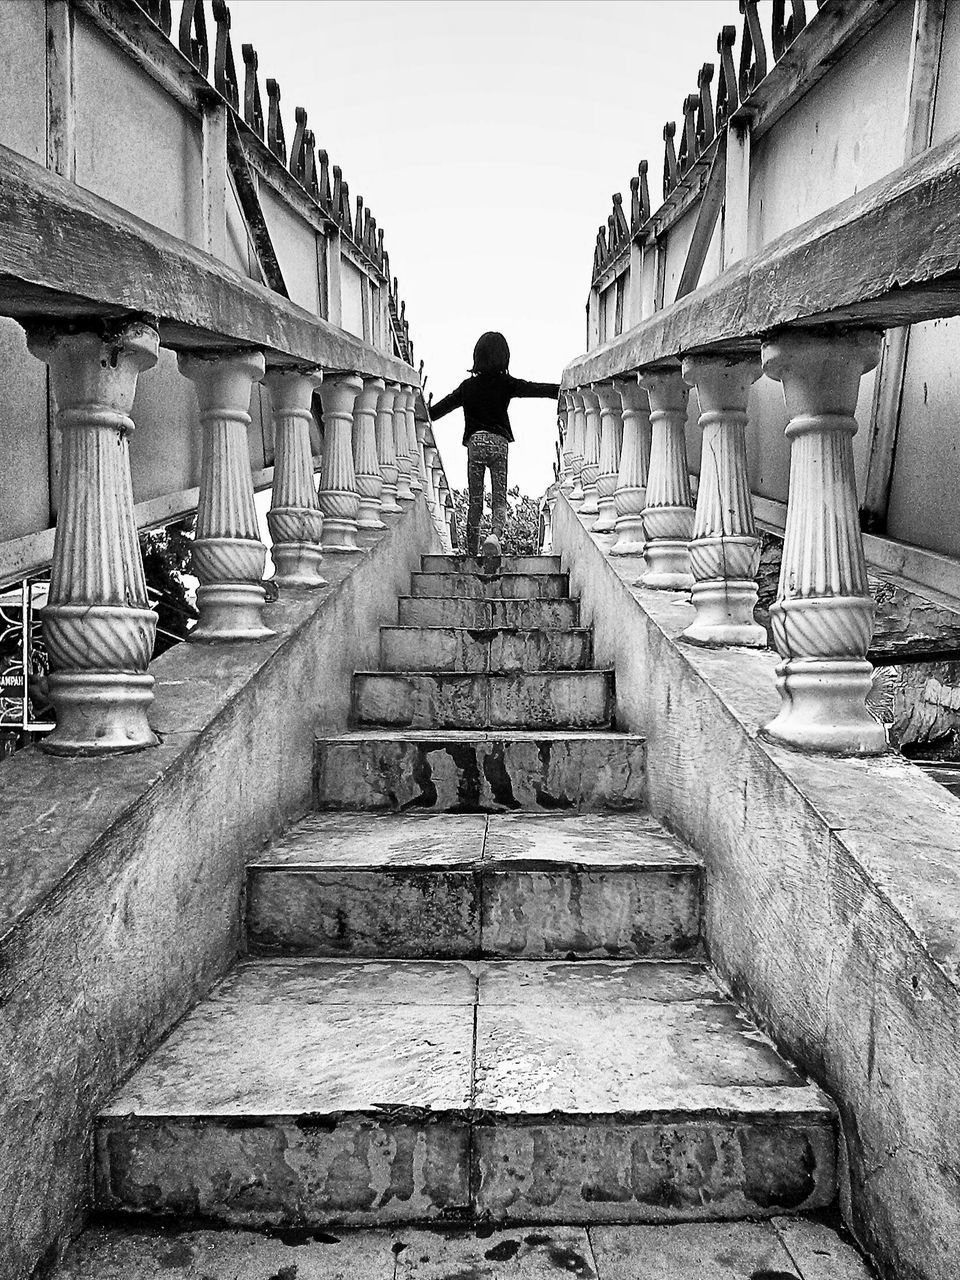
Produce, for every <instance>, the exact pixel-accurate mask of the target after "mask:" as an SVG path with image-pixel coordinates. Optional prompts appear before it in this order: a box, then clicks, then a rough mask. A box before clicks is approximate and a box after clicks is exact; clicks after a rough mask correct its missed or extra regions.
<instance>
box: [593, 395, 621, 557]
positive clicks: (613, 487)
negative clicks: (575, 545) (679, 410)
mask: <svg viewBox="0 0 960 1280" xmlns="http://www.w3.org/2000/svg"><path fill="white" fill-rule="evenodd" d="M594 391H595V393H596V396H597V399H598V400H599V402H600V463H599V468H598V471H597V505H598V506H599V508H600V515H599V516H598V517H597V520H596V522H595V524H594V526H593V532H594V533H613V530H614V528H615V527H616V523H617V509H616V492H617V475H618V473H619V471H620V448H621V437H622V432H623V422H622V420H621V416H620V415H621V413H622V411H623V405H622V402H621V400H620V392H619V391H618V390H617V389H616V387H615V386H614V385H613V383H612V382H602V383H596V384H595V385H594Z"/></svg>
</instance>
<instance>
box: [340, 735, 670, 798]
mask: <svg viewBox="0 0 960 1280" xmlns="http://www.w3.org/2000/svg"><path fill="white" fill-rule="evenodd" d="M645 767H646V757H645V748H644V739H643V738H641V737H638V736H636V735H632V734H625V733H606V732H595V733H594V732H587V731H585V732H582V733H579V732H572V731H569V730H566V731H557V730H542V731H540V732H524V731H518V732H515V733H507V732H503V733H499V734H498V733H490V732H485V731H483V730H477V731H475V732H473V733H466V732H459V733H457V732H447V733H438V732H437V731H436V730H426V731H424V730H415V729H411V730H407V731H405V732H402V733H401V732H397V731H389V730H380V731H377V730H373V729H370V730H367V731H364V732H355V733H346V734H339V735H337V736H336V737H321V738H318V739H317V744H316V804H317V807H318V808H319V809H390V810H404V809H408V808H417V809H440V810H457V811H461V812H470V811H473V812H476V811H497V810H514V809H521V808H523V809H533V810H543V811H549V812H551V813H557V812H567V811H570V810H578V809H588V810H597V809H636V808H639V807H642V806H643V804H644V800H645V794H646V791H645V787H646V774H645Z"/></svg>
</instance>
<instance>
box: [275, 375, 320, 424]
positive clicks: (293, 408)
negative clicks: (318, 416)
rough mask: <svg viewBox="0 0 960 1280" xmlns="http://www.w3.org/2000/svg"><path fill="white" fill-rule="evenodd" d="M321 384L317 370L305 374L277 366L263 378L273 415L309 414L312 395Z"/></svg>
mask: <svg viewBox="0 0 960 1280" xmlns="http://www.w3.org/2000/svg"><path fill="white" fill-rule="evenodd" d="M322 382H323V373H322V372H321V371H320V370H319V369H316V370H313V371H311V372H307V371H305V370H301V369H284V368H280V367H279V366H274V367H273V368H272V369H268V370H267V372H266V375H265V376H264V378H263V385H264V386H265V387H266V388H267V390H268V391H269V392H270V403H271V404H272V406H273V411H274V413H310V412H311V406H312V404H313V393H314V391H316V389H317V387H319V386H320V384H321V383H322Z"/></svg>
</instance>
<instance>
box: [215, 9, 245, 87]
mask: <svg viewBox="0 0 960 1280" xmlns="http://www.w3.org/2000/svg"><path fill="white" fill-rule="evenodd" d="M212 3H213V20H214V22H215V23H216V24H217V40H216V44H215V46H214V54H213V85H214V88H215V89H216V91H217V93H219V94H221V95H222V96H223V97H224V98H226V100H227V102H229V103H230V106H231V107H233V109H234V111H239V110H240V82H239V80H238V79H237V66H236V63H235V62H234V60H233V44H232V43H231V40H230V10H229V9H228V8H227V3H226V0H212Z"/></svg>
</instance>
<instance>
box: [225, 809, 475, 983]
mask: <svg viewBox="0 0 960 1280" xmlns="http://www.w3.org/2000/svg"><path fill="white" fill-rule="evenodd" d="M485 836H486V818H485V817H484V816H483V815H482V814H476V815H460V814H447V813H444V814H417V815H401V814H390V815H376V814H353V813H349V814H348V813H340V814H311V815H309V816H308V817H307V818H305V819H304V820H303V822H301V823H300V824H299V825H298V826H296V827H294V828H293V829H292V830H291V831H290V832H288V833H287V834H286V835H285V836H283V837H282V838H281V839H280V840H279V841H277V842H276V843H275V844H273V845H272V846H271V847H270V848H269V849H268V850H267V851H266V853H265V854H264V855H263V856H262V857H261V858H259V859H258V861H257V862H256V863H254V864H253V865H252V866H251V867H250V868H249V879H248V889H247V931H248V937H249V943H250V946H251V947H252V948H253V949H255V950H257V951H258V952H268V953H269V952H281V951H282V952H285V953H291V952H292V953H295V954H302V955H317V956H331V955H349V956H396V957H419V956H430V957H436V958H441V957H445V956H449V957H455V956H471V955H475V954H477V952H478V951H479V949H480V902H481V884H480V877H479V869H480V863H481V859H482V856H483V845H484V839H485Z"/></svg>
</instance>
